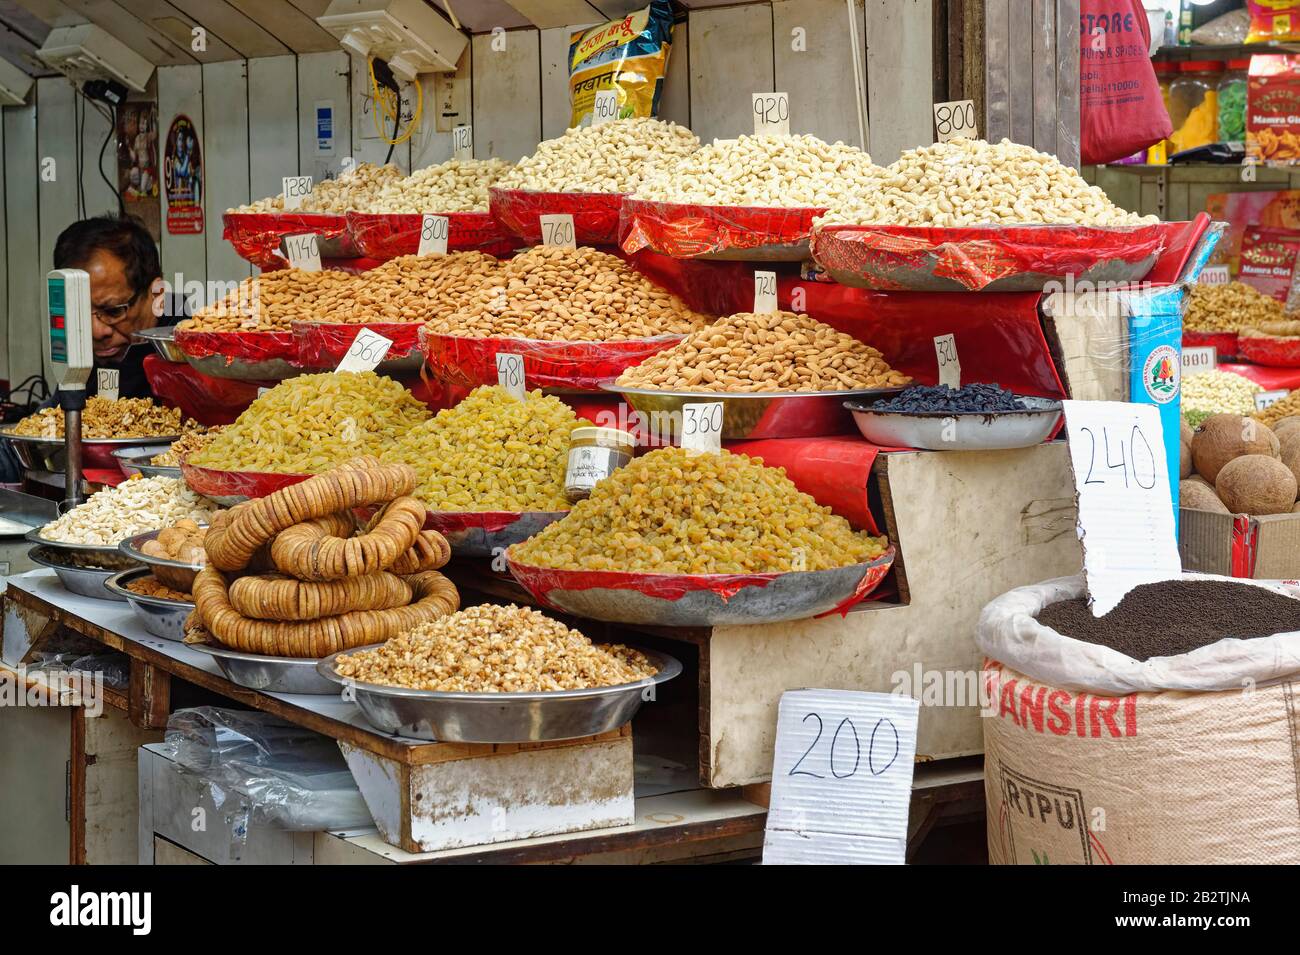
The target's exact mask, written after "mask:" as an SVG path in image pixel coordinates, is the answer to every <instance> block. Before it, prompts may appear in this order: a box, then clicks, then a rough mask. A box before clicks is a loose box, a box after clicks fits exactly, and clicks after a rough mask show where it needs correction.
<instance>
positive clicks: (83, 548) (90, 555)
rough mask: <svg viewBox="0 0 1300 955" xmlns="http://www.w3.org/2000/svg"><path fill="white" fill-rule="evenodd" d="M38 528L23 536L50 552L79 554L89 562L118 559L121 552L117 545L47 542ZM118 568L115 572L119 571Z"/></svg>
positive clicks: (119, 568)
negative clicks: (105, 558) (108, 558)
mask: <svg viewBox="0 0 1300 955" xmlns="http://www.w3.org/2000/svg"><path fill="white" fill-rule="evenodd" d="M41 530H42V528H40V527H33V528H32V529H31V530H30V531H28V532H27V533H26V534H25V535H24V536H25V537H26V538H27V539H28V540H29V541H31V542H32V543H33V544H39V545H40V546H42V547H45V548H48V549H50V550H52V551H56V552H59V551H61V552H63V553H65V554H79V555H81V556H82V557H85V558H87V559H89V560H95V559H99V558H104V557H120V556H121V551H120V550H118V545H117V544H68V543H65V542H64V541H52V540H47V539H46V538H44V537H42V536H41ZM121 569H122V568H121V567H118V568H117V570H121Z"/></svg>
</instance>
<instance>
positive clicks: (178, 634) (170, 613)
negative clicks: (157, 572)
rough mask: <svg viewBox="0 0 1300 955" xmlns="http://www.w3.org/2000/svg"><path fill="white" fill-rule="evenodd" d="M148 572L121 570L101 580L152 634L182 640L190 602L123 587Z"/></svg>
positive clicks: (191, 603)
mask: <svg viewBox="0 0 1300 955" xmlns="http://www.w3.org/2000/svg"><path fill="white" fill-rule="evenodd" d="M149 573H151V571H150V570H149V568H148V567H139V568H137V569H135V570H124V571H122V572H121V573H118V574H114V575H113V576H111V577H109V578H108V579H107V580H106V581H104V589H105V590H107V591H108V592H109V593H110V594H112V595H113V599H115V600H125V601H126V602H127V603H129V604H130V605H131V609H132V610H134V611H135V615H136V616H137V617H139V618H140V623H141V624H143V625H144V628H145V629H146V630H148V631H149V632H150V633H152V634H153V635H154V636H155V637H161V638H162V639H164V640H175V641H177V642H180V641H181V640H184V639H185V621H186V620H188V619H189V616H190V612H191V611H192V610H193V609H194V603H193V602H192V601H188V600H167V599H165V598H163V597H149V596H147V595H145V594H137V593H136V592H135V591H133V590H127V589H126V585H127V584H129V583H130V582H131V581H133V580H138V579H139V578H141V577H144V576H145V575H146V574H149Z"/></svg>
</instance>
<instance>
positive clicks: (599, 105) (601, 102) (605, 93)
mask: <svg viewBox="0 0 1300 955" xmlns="http://www.w3.org/2000/svg"><path fill="white" fill-rule="evenodd" d="M615 119H618V94H617V93H616V92H614V91H613V90H600V91H599V92H598V93H596V101H595V102H594V103H592V104H591V125H593V126H603V125H604V124H605V123H608V122H610V121H611V120H615Z"/></svg>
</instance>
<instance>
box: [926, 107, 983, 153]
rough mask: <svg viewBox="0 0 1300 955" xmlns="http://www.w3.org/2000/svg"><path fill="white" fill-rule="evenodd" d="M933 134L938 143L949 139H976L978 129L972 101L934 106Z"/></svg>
mask: <svg viewBox="0 0 1300 955" xmlns="http://www.w3.org/2000/svg"><path fill="white" fill-rule="evenodd" d="M934 132H935V138H936V139H937V141H938V142H941V143H946V142H947V141H948V140H950V139H958V138H961V139H978V138H979V127H978V125H977V124H976V122H975V103H974V101H973V100H968V99H959V100H953V101H952V102H950V103H935V104H934Z"/></svg>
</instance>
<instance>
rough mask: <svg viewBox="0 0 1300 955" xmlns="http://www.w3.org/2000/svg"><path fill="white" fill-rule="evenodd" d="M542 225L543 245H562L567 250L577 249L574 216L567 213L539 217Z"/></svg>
mask: <svg viewBox="0 0 1300 955" xmlns="http://www.w3.org/2000/svg"><path fill="white" fill-rule="evenodd" d="M537 218H538V220H539V221H540V222H541V225H542V245H560V246H563V247H564V248H566V249H572V248H575V247H576V243H575V242H574V234H575V233H574V231H573V216H571V215H569V214H568V213H567V212H565V213H554V214H552V215H545V216H538V217H537Z"/></svg>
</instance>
